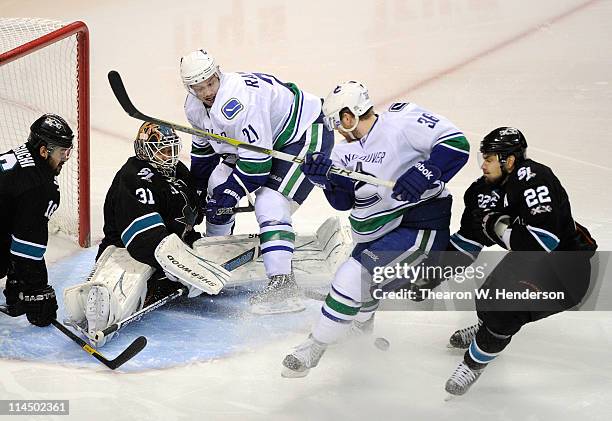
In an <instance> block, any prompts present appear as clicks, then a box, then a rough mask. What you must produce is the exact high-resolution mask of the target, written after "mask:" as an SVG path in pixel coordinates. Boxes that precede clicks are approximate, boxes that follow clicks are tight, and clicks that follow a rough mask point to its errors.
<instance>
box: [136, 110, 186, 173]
mask: <svg viewBox="0 0 612 421" xmlns="http://www.w3.org/2000/svg"><path fill="white" fill-rule="evenodd" d="M181 146H182V145H181V139H180V138H179V137H178V135H177V134H176V132H175V131H174V129H172V128H171V127H168V126H163V125H160V124H153V123H148V122H147V123H144V124H143V125H142V126H140V129H138V135H137V136H136V139H135V140H134V151H135V152H136V157H137V158H138V159H142V160H143V161H149V162H150V163H151V164H153V166H154V167H155V168H157V169H158V170H159V171H160V172H161V173H162V174H163V175H165V176H166V177H173V176H174V173H175V170H176V164H178V161H179V153H180V152H181Z"/></svg>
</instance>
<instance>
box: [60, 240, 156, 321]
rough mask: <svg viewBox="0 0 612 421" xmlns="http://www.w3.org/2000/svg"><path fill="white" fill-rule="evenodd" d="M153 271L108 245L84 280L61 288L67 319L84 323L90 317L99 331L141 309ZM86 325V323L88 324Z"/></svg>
mask: <svg viewBox="0 0 612 421" xmlns="http://www.w3.org/2000/svg"><path fill="white" fill-rule="evenodd" d="M154 272H155V270H154V269H153V268H152V267H151V266H149V265H146V264H144V263H141V262H139V261H137V260H135V259H133V258H132V257H131V256H130V255H129V253H128V251H127V250H126V249H124V248H117V247H114V246H109V247H107V248H106V250H104V252H103V253H102V255H101V256H100V257H99V258H98V261H97V262H96V265H95V266H94V270H93V272H92V274H91V275H90V277H89V280H88V281H87V282H85V283H82V284H78V285H75V286H72V287H70V288H66V289H65V290H64V306H65V307H66V314H67V317H68V319H70V321H72V322H74V323H76V324H79V325H83V324H84V322H85V321H86V320H87V321H88V322H89V321H90V320H91V322H92V324H95V326H87V328H88V330H89V331H91V330H92V329H94V330H102V329H104V328H106V327H108V326H110V325H111V324H113V323H116V322H118V321H120V320H122V319H124V318H126V317H128V316H131V315H132V314H133V313H135V312H136V311H138V310H140V309H141V308H142V305H143V303H144V299H145V295H146V293H147V280H148V279H149V278H150V277H151V276H152V275H153V273H154ZM88 324H89V323H88Z"/></svg>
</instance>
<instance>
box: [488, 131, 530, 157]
mask: <svg viewBox="0 0 612 421" xmlns="http://www.w3.org/2000/svg"><path fill="white" fill-rule="evenodd" d="M526 151H527V140H526V139H525V136H523V133H521V131H520V130H519V129H516V128H514V127H498V128H497V129H495V130H493V131H492V132H490V133H489V134H488V135H486V136H485V137H484V138H483V139H482V142H480V153H482V154H497V156H498V159H499V162H500V163H502V164H503V163H504V162H506V159H507V158H508V157H509V156H510V155H514V156H515V157H516V160H517V161H522V160H523V159H525V158H526Z"/></svg>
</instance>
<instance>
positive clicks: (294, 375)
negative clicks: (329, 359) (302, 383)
mask: <svg viewBox="0 0 612 421" xmlns="http://www.w3.org/2000/svg"><path fill="white" fill-rule="evenodd" d="M309 372H310V369H309V368H307V369H306V370H304V371H295V370H292V369H290V368H288V367H284V366H283V369H282V371H281V377H283V378H285V379H299V378H302V377H306V376H307V375H308V373H309Z"/></svg>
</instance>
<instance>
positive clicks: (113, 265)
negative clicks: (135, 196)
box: [64, 234, 230, 346]
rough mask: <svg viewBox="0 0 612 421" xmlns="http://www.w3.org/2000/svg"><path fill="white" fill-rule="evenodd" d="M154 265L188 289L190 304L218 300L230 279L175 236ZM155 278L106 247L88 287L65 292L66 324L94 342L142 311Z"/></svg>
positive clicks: (144, 267)
mask: <svg viewBox="0 0 612 421" xmlns="http://www.w3.org/2000/svg"><path fill="white" fill-rule="evenodd" d="M155 259H156V260H157V262H158V263H159V265H160V266H161V268H162V269H163V270H164V272H165V274H166V276H167V277H168V279H170V280H172V281H176V282H180V283H181V284H183V285H185V286H187V288H188V289H189V294H188V297H190V298H191V297H196V296H198V295H200V294H202V293H203V292H206V293H207V294H211V295H216V294H218V293H219V292H220V291H221V289H222V288H223V286H224V285H225V283H226V282H227V281H228V280H229V277H230V273H229V272H228V271H227V270H226V269H224V268H223V267H221V266H220V265H218V264H216V263H214V262H211V261H210V260H207V259H204V258H202V257H200V256H198V255H197V254H196V253H195V252H194V251H193V250H192V249H191V248H189V247H188V246H187V245H186V244H185V243H183V242H182V241H181V240H180V238H179V237H178V236H177V235H176V234H171V235H169V236H167V237H165V238H164V239H163V240H162V241H161V242H160V243H159V245H158V246H157V248H156V249H155ZM154 273H155V269H154V268H152V267H151V266H149V265H147V264H144V263H141V262H139V261H137V260H135V259H134V258H132V257H131V256H130V255H129V253H128V251H127V250H126V249H124V248H118V247H115V246H109V247H107V248H106V250H104V252H103V253H102V255H101V256H100V257H99V258H98V261H97V262H96V265H95V267H94V269H93V272H92V274H91V275H90V277H89V279H88V280H87V282H85V283H83V284H79V285H75V286H73V287H70V288H67V289H66V290H65V291H64V303H65V306H66V313H67V318H68V322H69V323H72V324H76V325H78V326H81V327H83V328H84V329H86V330H87V332H88V333H89V335H90V337H94V335H95V333H96V332H97V331H100V330H103V329H104V328H106V327H108V326H110V325H112V324H114V323H116V322H118V321H120V320H123V319H125V318H126V317H129V316H130V315H132V314H133V313H135V312H137V311H139V310H140V309H142V307H143V305H144V301H145V296H146V293H147V281H148V280H149V278H151V276H153V274H154ZM111 337H112V335H110V336H107V337H106V338H104V341H101V342H98V343H97V346H102V345H104V343H105V342H106V341H107V340H109V339H110V338H111Z"/></svg>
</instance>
